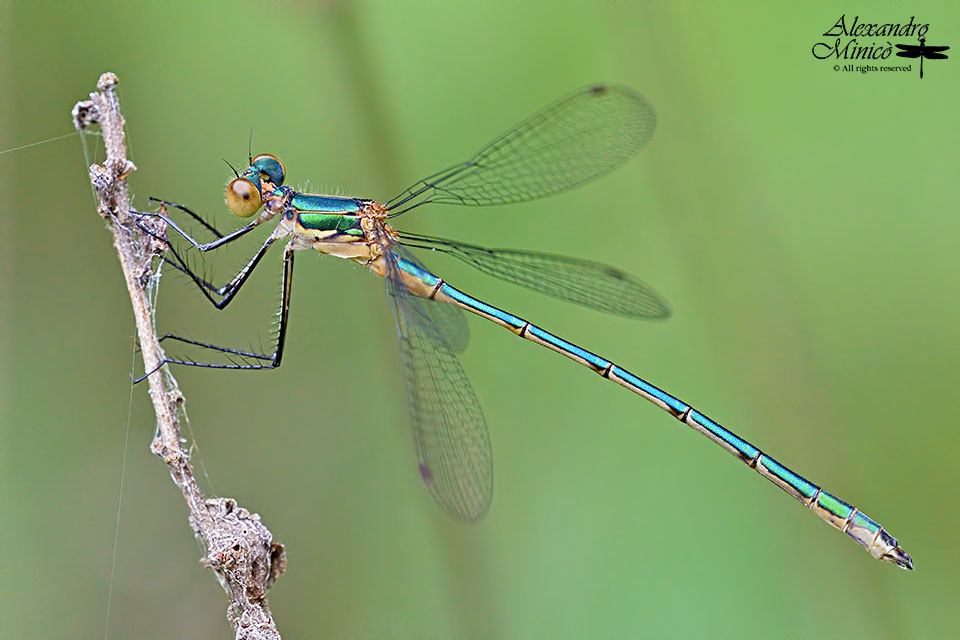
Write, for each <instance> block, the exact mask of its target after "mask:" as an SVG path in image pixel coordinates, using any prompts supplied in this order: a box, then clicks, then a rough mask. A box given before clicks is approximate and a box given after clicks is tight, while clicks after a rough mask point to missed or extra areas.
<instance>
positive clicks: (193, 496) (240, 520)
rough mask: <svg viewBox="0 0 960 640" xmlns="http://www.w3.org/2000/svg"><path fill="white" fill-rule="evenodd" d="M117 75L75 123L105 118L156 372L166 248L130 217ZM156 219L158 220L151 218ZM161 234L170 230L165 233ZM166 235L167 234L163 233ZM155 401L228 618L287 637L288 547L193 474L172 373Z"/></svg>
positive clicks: (113, 185) (109, 168) (102, 179)
mask: <svg viewBox="0 0 960 640" xmlns="http://www.w3.org/2000/svg"><path fill="white" fill-rule="evenodd" d="M116 84H117V76H116V75H114V74H112V73H104V74H103V75H102V76H100V80H99V81H98V82H97V89H98V90H99V92H98V93H91V94H90V98H91V99H90V100H86V101H83V102H78V103H77V105H76V106H75V107H74V109H73V116H74V124H75V126H76V127H77V128H78V129H83V128H85V127H87V126H89V125H90V124H92V123H93V122H99V123H100V128H101V130H102V132H103V140H104V144H105V146H106V151H107V159H106V161H105V162H104V164H103V166H99V165H96V164H94V165H92V166H91V167H90V181H91V182H92V183H93V186H94V188H95V190H96V193H97V195H98V197H99V200H100V205H99V208H98V210H99V213H100V215H101V216H102V217H103V218H104V220H106V221H107V225H108V228H109V229H110V230H111V231H112V232H113V237H114V246H115V247H116V248H117V255H118V256H119V258H120V267H121V269H122V270H123V276H124V280H125V281H126V283H127V291H128V292H129V293H130V302H131V303H132V305H133V314H134V317H135V319H136V323H137V334H138V336H139V339H140V348H141V351H142V353H143V366H144V370H146V371H153V370H155V369H156V368H157V366H158V365H159V363H160V362H161V361H162V359H163V355H162V351H161V350H160V342H159V340H158V338H157V333H156V330H155V328H154V326H153V321H152V310H151V306H150V298H149V296H148V293H147V290H146V284H147V282H148V281H149V278H150V268H151V261H152V258H153V256H154V255H155V253H157V252H158V251H160V250H162V249H163V248H164V245H163V243H162V242H161V241H159V240H156V239H154V238H152V237H150V236H149V235H147V234H145V233H142V232H141V231H140V230H139V229H138V228H137V225H136V221H135V220H134V219H133V218H134V217H133V216H132V215H131V214H130V208H131V207H130V196H129V193H128V191H127V182H126V177H127V175H129V174H130V173H131V172H133V171H135V170H136V166H134V164H133V163H132V162H130V160H128V159H127V148H126V140H125V137H124V119H123V115H122V114H121V113H120V102H119V100H118V99H117V95H116V93H115V92H114V88H115V87H116ZM151 224H153V223H151ZM159 231H162V229H161V230H159ZM158 235H161V236H162V233H160V234H158ZM147 380H148V384H149V388H150V399H151V400H152V401H153V407H154V410H155V412H156V414H157V434H158V435H157V437H156V438H155V439H154V440H153V442H152V443H151V445H150V450H151V451H152V452H153V453H155V454H157V455H158V456H160V457H161V458H162V459H163V461H164V462H165V463H166V464H167V467H168V468H169V470H170V475H171V477H172V478H173V482H174V484H176V485H177V487H178V488H179V489H180V492H181V493H182V494H183V497H184V499H185V500H186V503H187V508H188V509H189V512H190V514H189V522H190V526H191V527H193V530H194V533H195V535H196V536H197V537H198V538H199V539H201V540H202V541H203V543H204V545H205V548H206V550H207V551H206V556H205V557H204V558H203V559H202V560H201V563H202V564H203V565H205V566H207V567H210V568H211V569H213V571H214V573H215V574H216V576H217V579H218V580H219V581H220V584H221V585H222V586H223V589H224V591H226V592H227V595H228V597H229V599H230V604H229V607H228V609H227V616H228V618H229V619H230V620H231V621H232V622H233V624H234V627H235V629H236V637H237V638H238V639H240V638H243V639H245V640H267V639H271V640H273V639H279V638H280V634H279V633H278V632H277V627H276V623H275V622H274V620H273V616H272V615H271V613H270V607H269V604H268V603H267V596H266V592H267V589H268V588H270V586H271V585H272V584H273V582H274V580H276V578H277V577H278V576H279V575H280V574H281V573H283V570H284V567H285V562H286V561H285V557H284V552H283V546H282V545H280V544H279V543H276V542H274V541H273V535H272V534H271V533H270V531H269V530H268V529H267V528H266V527H265V526H264V525H263V523H262V522H260V516H259V515H257V514H255V513H250V512H249V511H247V510H246V509H244V508H242V507H240V506H238V505H237V503H236V501H234V500H233V499H231V498H213V499H206V498H204V496H203V493H202V492H201V491H200V488H199V487H198V486H197V482H196V480H195V478H194V476H193V471H192V469H191V467H190V458H189V455H188V453H187V451H186V450H185V449H184V446H183V442H182V440H181V438H180V427H179V422H178V408H179V407H180V406H181V405H182V403H183V395H182V394H181V393H180V391H179V389H177V387H176V381H175V380H174V379H173V377H172V376H171V375H170V374H169V373H167V374H166V377H165V376H164V375H162V374H160V373H158V374H155V375H151V376H150V377H149V378H148V379H147Z"/></svg>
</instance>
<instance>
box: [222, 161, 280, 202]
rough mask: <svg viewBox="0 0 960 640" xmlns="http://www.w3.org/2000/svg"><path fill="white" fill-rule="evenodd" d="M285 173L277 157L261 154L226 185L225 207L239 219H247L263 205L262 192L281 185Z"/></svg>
mask: <svg viewBox="0 0 960 640" xmlns="http://www.w3.org/2000/svg"><path fill="white" fill-rule="evenodd" d="M285 176H286V172H285V170H284V167H283V163H282V162H281V161H280V158H278V157H277V156H274V155H271V154H269V153H261V154H260V155H258V156H256V157H255V158H252V159H251V160H250V166H249V167H247V169H246V171H244V172H243V173H242V174H240V175H239V176H238V177H237V178H236V179H235V180H232V181H230V184H228V185H227V206H228V207H229V208H230V211H233V213H234V214H235V215H237V216H240V217H241V218H249V217H250V216H252V215H254V214H255V213H256V212H257V211H259V210H260V206H261V205H262V204H263V190H264V189H267V190H268V191H273V190H274V189H276V188H277V187H279V186H280V185H282V184H283V179H284V177H285Z"/></svg>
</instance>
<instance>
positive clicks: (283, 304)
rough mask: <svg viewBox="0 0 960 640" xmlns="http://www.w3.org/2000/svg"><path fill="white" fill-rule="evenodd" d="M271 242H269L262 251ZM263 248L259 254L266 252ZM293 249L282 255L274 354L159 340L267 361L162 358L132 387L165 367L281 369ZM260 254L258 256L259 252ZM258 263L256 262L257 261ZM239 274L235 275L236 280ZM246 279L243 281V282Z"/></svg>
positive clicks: (180, 339) (135, 381)
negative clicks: (280, 290)
mask: <svg viewBox="0 0 960 640" xmlns="http://www.w3.org/2000/svg"><path fill="white" fill-rule="evenodd" d="M271 242H273V239H272V238H271V239H270V240H269V241H268V242H267V244H266V245H265V247H267V246H269V244H270V243H271ZM265 247H264V248H263V249H262V250H261V251H263V250H265ZM293 251H294V250H293V247H292V246H290V245H287V247H286V249H284V252H283V289H282V292H281V295H280V326H279V327H278V330H277V345H276V347H275V348H274V350H273V354H265V353H253V352H250V351H242V350H240V349H231V348H229V347H219V346H216V345H212V344H208V343H205V342H198V341H196V340H190V339H189V338H183V337H180V336H175V335H172V334H167V335H165V336H163V338H161V340H167V339H169V340H177V341H179V342H184V343H187V344H192V345H194V346H198V347H201V348H204V349H210V350H213V351H219V352H221V353H227V354H232V355H237V356H240V357H244V358H254V359H257V360H264V361H266V362H265V363H264V364H236V363H233V364H222V363H217V362H194V361H192V360H180V359H177V358H164V359H163V361H162V362H161V363H160V364H159V365H157V367H156V368H155V369H154V370H153V371H150V372H148V373H145V374H144V375H142V376H141V377H139V378H137V379H136V380H134V381H133V382H134V384H136V383H138V382H141V381H143V380H145V379H147V378H148V377H150V376H151V375H153V374H154V373H156V372H157V371H159V370H160V369H161V368H162V367H163V366H165V365H168V364H182V365H185V366H188V367H203V368H206V369H238V370H244V371H256V370H261V369H275V368H277V367H279V366H280V359H281V358H282V357H283V344H284V341H285V339H286V336H287V319H288V317H289V315H290V289H291V284H292V282H293ZM258 253H260V252H258ZM257 259H259V258H257ZM239 275H240V274H238V277H239ZM244 279H245V278H244Z"/></svg>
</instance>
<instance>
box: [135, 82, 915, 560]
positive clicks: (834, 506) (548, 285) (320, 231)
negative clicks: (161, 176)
mask: <svg viewBox="0 0 960 640" xmlns="http://www.w3.org/2000/svg"><path fill="white" fill-rule="evenodd" d="M655 127H656V116H655V114H654V110H653V107H652V106H651V105H650V103H649V102H648V101H647V100H646V99H645V98H644V97H642V96H641V95H639V94H637V93H635V92H633V91H632V90H630V89H627V88H624V87H617V86H610V85H594V86H589V87H584V88H582V89H580V90H578V91H575V92H573V93H571V94H569V95H567V96H565V97H563V98H561V99H560V100H558V101H557V102H555V103H553V104H551V105H550V106H548V107H546V108H545V109H543V110H541V111H539V112H537V113H536V114H534V115H533V116H531V117H530V118H528V119H526V120H524V121H523V122H521V123H520V124H518V125H517V126H515V127H513V128H511V129H509V130H507V131H506V132H505V133H504V134H502V135H501V136H499V137H497V138H496V139H494V140H493V141H492V142H490V143H489V144H487V145H486V146H485V147H483V148H482V149H481V150H480V151H478V152H477V153H476V154H474V155H473V156H472V157H471V158H470V159H469V160H467V161H466V162H462V163H460V164H457V165H454V166H453V167H450V168H448V169H445V170H443V171H439V172H437V173H435V174H433V175H430V176H428V177H426V178H424V179H422V180H418V181H417V182H416V183H414V184H413V185H412V186H411V187H409V188H408V189H406V190H404V191H403V192H401V194H400V195H398V196H397V197H395V198H393V199H392V200H388V201H386V202H384V203H380V202H377V201H375V200H369V199H363V198H353V197H344V196H332V195H322V194H313V193H301V192H298V191H295V190H294V189H292V188H290V187H288V186H284V184H283V183H284V180H285V178H286V169H285V167H284V165H283V163H282V162H281V161H280V160H279V159H278V158H277V157H276V156H273V155H270V154H261V155H257V156H255V157H251V158H250V159H249V166H248V167H247V169H246V170H244V171H243V173H242V174H241V173H236V172H235V173H236V179H234V180H233V181H232V182H230V184H229V185H228V187H227V204H228V206H229V208H230V209H231V210H232V211H233V213H235V214H237V215H238V216H241V217H244V218H249V217H252V216H256V218H254V220H253V221H252V222H250V223H249V224H247V225H245V226H243V227H241V228H239V229H237V230H235V231H233V232H231V233H228V234H222V233H220V232H219V231H217V230H216V229H215V228H214V227H213V226H212V225H210V224H209V223H207V222H206V221H204V220H203V219H202V218H201V217H200V216H199V215H197V214H196V213H195V212H193V211H192V210H190V209H188V208H187V207H184V206H182V205H179V204H176V203H173V202H169V201H164V200H157V201H158V202H160V203H161V212H160V213H143V212H134V213H137V214H138V215H139V216H152V217H159V218H161V219H163V220H164V222H165V223H166V224H167V225H169V227H170V228H173V229H174V230H175V231H176V232H177V233H178V234H179V235H181V236H182V237H183V238H185V239H186V240H187V241H188V242H189V243H190V244H191V245H192V246H193V247H195V248H196V249H199V250H200V251H209V250H211V249H215V248H217V247H221V246H223V245H225V244H228V243H230V242H232V241H233V240H236V239H237V238H240V237H242V236H244V235H246V234H247V233H249V232H250V231H252V230H253V229H255V228H257V227H258V226H259V225H261V224H263V223H264V222H267V221H269V220H272V219H274V218H277V219H278V220H279V222H278V224H277V226H276V227H275V228H274V231H273V232H272V233H271V234H270V236H269V237H268V238H267V240H266V241H265V242H264V243H263V245H262V246H261V247H260V249H258V250H257V252H256V253H255V254H254V255H253V257H252V258H250V260H249V261H248V262H247V264H246V265H245V266H244V267H243V268H242V269H241V270H240V271H239V273H237V275H236V276H235V277H233V278H232V279H231V280H230V281H229V282H228V283H227V284H226V285H224V286H222V287H216V286H214V285H212V284H210V283H209V282H207V281H206V280H204V279H203V278H201V277H200V276H198V275H197V274H196V273H195V272H194V271H193V270H192V269H190V268H189V266H188V265H187V263H186V262H185V261H184V260H183V258H182V257H181V256H180V254H179V253H178V252H177V250H176V249H175V248H174V247H173V246H170V249H169V251H170V252H171V257H170V258H168V261H169V262H170V263H171V264H172V265H173V266H175V267H176V268H177V269H179V270H181V271H183V272H185V273H186V274H188V275H189V276H190V277H191V278H192V280H193V282H194V283H196V285H197V286H198V287H199V288H200V290H201V291H202V292H203V294H204V295H205V296H206V297H207V298H208V299H209V300H210V302H211V303H213V304H214V306H216V307H217V308H218V309H223V308H224V307H226V306H227V305H228V304H229V303H230V301H231V300H233V298H234V297H235V296H236V294H237V292H238V291H240V288H241V286H242V285H243V284H244V282H246V281H247V278H248V277H249V275H250V273H251V272H252V271H253V269H254V268H255V267H256V266H257V265H258V264H259V263H260V260H261V258H262V257H263V256H264V254H266V252H267V250H268V249H269V248H270V247H271V246H272V245H273V244H274V243H275V242H277V241H278V240H285V241H286V247H285V249H284V259H283V285H282V296H281V308H280V313H279V317H280V321H279V328H278V332H277V343H276V347H275V349H274V351H273V353H256V352H253V351H243V350H239V349H232V348H227V347H221V346H216V345H212V344H208V343H203V342H198V341H196V340H190V339H187V338H183V337H179V336H175V335H167V336H165V339H168V340H176V341H180V342H183V343H187V344H190V345H194V346H196V347H200V348H204V349H209V350H213V351H218V352H221V353H224V354H228V355H230V356H239V357H241V358H244V359H245V361H244V362H243V363H231V364H223V363H208V362H194V361H190V360H183V359H172V358H168V359H166V360H164V362H163V364H162V365H161V366H163V365H166V364H181V365H190V366H198V367H208V368H216V369H242V370H257V369H272V368H275V367H277V366H279V365H280V360H281V357H282V355H283V347H284V339H285V337H286V328H287V321H288V317H289V311H290V290H291V289H290V288H291V278H292V275H293V261H294V254H295V253H296V251H298V250H304V249H314V250H317V251H320V252H321V253H325V254H328V255H332V256H337V257H340V258H346V259H349V260H353V261H354V262H356V263H358V264H361V265H363V266H365V267H367V268H369V269H371V270H372V271H373V272H374V273H376V274H377V275H379V276H382V277H384V278H385V279H386V283H387V295H388V298H389V301H390V303H391V308H392V310H393V314H394V319H395V321H396V327H397V333H398V337H399V340H400V352H401V360H402V363H403V372H404V376H403V379H404V384H405V387H406V391H407V399H408V404H409V407H410V411H411V416H412V422H413V431H414V442H415V445H416V452H417V462H418V467H419V471H420V475H421V478H422V479H423V482H424V484H426V486H427V487H428V489H429V490H430V492H431V493H432V494H433V497H434V498H435V499H436V500H437V502H439V503H440V505H441V506H442V507H443V508H444V509H445V510H446V511H447V512H449V513H450V514H451V515H453V516H454V517H456V518H458V519H460V520H464V521H468V522H471V521H476V520H478V519H480V518H481V517H483V515H484V514H485V513H486V511H487V509H488V508H489V506H490V501H491V497H492V491H493V467H492V456H491V449H490V440H489V435H488V432H487V426H486V422H485V420H484V417H483V412H482V410H481V408H480V403H479V402H478V400H477V397H476V395H475V393H474V391H473V389H472V387H471V386H470V383H469V382H468V380H467V377H466V374H465V373H464V371H463V368H462V366H461V365H460V362H459V360H458V359H457V357H456V355H454V354H455V353H456V352H457V351H460V350H462V349H463V348H464V347H465V346H466V341H467V335H468V331H467V326H466V322H465V319H464V317H463V314H462V312H461V310H463V311H469V312H470V313H473V314H476V315H478V316H480V317H482V318H485V319H487V320H490V321H492V322H495V323H496V324H498V325H500V326H502V327H505V328H506V329H508V330H510V331H511V332H513V333H514V334H516V335H518V336H519V337H521V338H524V339H526V340H530V341H533V342H535V343H537V344H539V345H541V346H544V347H547V348H548V349H552V350H553V351H556V352H557V353H560V354H561V355H563V356H566V357H567V358H570V359H571V360H574V361H575V362H578V363H580V364H582V365H584V366H586V367H588V368H590V369H592V370H593V371H595V372H596V373H598V374H599V375H600V376H601V377H603V378H606V379H608V380H611V381H613V382H616V383H617V384H620V385H622V386H624V387H626V388H627V389H629V390H631V391H633V392H634V393H636V394H638V395H640V396H642V397H643V398H645V399H647V400H649V401H650V402H652V403H653V404H655V405H657V406H658V407H660V408H661V409H663V410H664V411H666V412H667V413H669V414H670V415H672V416H673V417H675V418H677V419H678V420H680V421H681V422H683V423H684V424H686V425H687V426H689V427H691V428H693V429H695V430H696V431H698V432H699V433H701V434H703V435H704V436H706V437H707V438H709V439H710V440H712V441H713V442H715V443H716V444H718V445H720V446H721V447H722V448H724V449H726V450H727V451H729V452H730V453H732V454H733V455H735V456H737V457H738V458H740V460H741V461H743V462H744V463H746V464H747V465H748V466H749V467H751V468H753V469H754V470H756V471H757V472H758V473H759V474H760V475H762V476H763V477H765V478H767V479H768V480H770V481H771V482H773V483H774V484H775V485H777V486H778V487H780V488H781V489H783V490H784V491H786V492H787V493H789V494H790V495H792V496H793V497H794V498H796V499H797V500H799V501H800V502H801V503H803V504H804V505H805V506H807V507H808V508H809V509H810V510H811V511H813V512H814V513H815V514H817V515H818V516H820V517H821V518H823V519H824V520H825V521H826V522H828V523H829V524H830V525H832V526H833V527H835V528H837V529H839V530H841V531H843V532H845V533H846V534H847V535H848V536H850V537H851V538H853V540H855V541H856V542H857V543H859V544H860V545H862V546H863V547H865V548H866V549H867V551H869V552H870V554H871V555H872V556H873V557H875V558H879V559H881V560H886V561H889V562H893V563H896V564H897V565H899V566H900V567H903V568H906V569H912V568H913V562H912V560H911V559H910V556H909V555H907V554H906V553H905V552H904V551H903V550H902V549H901V548H900V547H899V546H898V544H897V540H896V539H895V538H893V536H891V535H890V534H889V533H888V532H886V531H885V530H884V529H883V527H881V526H880V525H879V524H878V523H877V522H875V521H874V520H872V519H870V518H869V517H867V516H866V515H865V514H863V513H861V512H860V511H859V510H858V509H856V508H855V507H853V506H852V505H850V504H848V503H846V502H844V501H842V500H840V499H839V498H837V497H836V496H834V495H832V494H830V493H827V492H826V491H823V490H822V489H820V487H818V486H817V485H815V484H813V483H811V482H809V481H808V480H806V479H805V478H803V477H801V476H800V475H798V474H796V473H794V472H793V471H791V470H790V469H788V468H786V467H785V466H783V465H781V464H780V463H779V462H777V461H776V460H774V459H773V458H771V457H770V456H768V455H767V454H765V453H763V452H761V451H760V450H759V449H757V448H756V447H754V446H753V445H751V444H750V443H748V442H747V441H745V440H743V439H741V438H740V437H738V436H737V435H735V434H734V433H732V432H731V431H728V430H727V429H725V428H724V427H722V426H720V425H719V424H718V423H716V422H714V421H713V420H711V419H710V418H708V417H707V416H705V415H704V414H703V413H701V412H699V411H697V410H696V409H694V408H692V407H691V406H689V405H688V404H686V403H684V402H682V401H681V400H679V399H678V398H676V397H675V396H673V395H670V394H669V393H667V392H665V391H663V390H661V389H659V388H657V387H655V386H654V385H652V384H650V383H649V382H647V381H645V380H643V379H641V378H639V377H638V376H636V375H634V374H632V373H630V372H629V371H627V370H626V369H623V368H621V367H619V366H618V365H615V364H613V363H612V362H610V361H609V360H607V359H605V358H602V357H600V356H598V355H596V354H594V353H592V352H590V351H587V350H586V349H583V348H581V347H578V346H577V345H575V344H572V343H570V342H567V341H566V340H564V339H562V338H560V337H558V336H556V335H554V334H552V333H549V332H548V331H545V330H544V329H542V328H540V327H539V326H537V325H535V324H532V323H530V322H528V321H526V320H524V319H522V318H519V317H517V316H515V315H513V314H511V313H508V312H506V311H503V310H501V309H498V308H497V307H494V306H492V305H490V304H487V303H485V302H483V301H481V300H479V299H477V298H474V297H472V296H470V295H468V294H466V293H464V292H463V291H461V290H459V289H457V288H454V287H453V286H452V285H450V284H449V283H447V282H445V281H444V280H443V279H442V278H440V277H439V276H437V275H435V274H434V273H432V272H431V271H429V270H428V269H427V268H426V267H425V266H424V265H423V264H422V263H421V262H420V261H419V260H418V259H417V258H415V257H414V256H413V254H412V253H411V252H410V250H409V249H410V248H414V249H431V250H435V251H440V252H443V253H446V254H448V255H451V256H454V257H456V258H459V259H460V260H463V261H465V262H467V263H469V264H471V265H473V266H474V267H476V268H478V269H480V270H481V271H483V272H485V273H488V274H490V275H493V276H496V277H498V278H501V279H504V280H508V281H510V282H514V283H517V284H520V285H523V286H525V287H529V288H531V289H534V290H537V291H540V292H542V293H546V294H548V295H551V296H555V297H557V298H561V299H564V300H567V301H570V302H575V303H578V304H582V305H585V306H588V307H591V308H594V309H598V310H600V311H604V312H607V313H614V314H619V315H623V316H627V317H635V318H663V317H666V316H667V315H669V309H668V307H667V305H666V303H665V302H664V301H663V300H662V298H661V297H660V296H659V295H658V294H657V293H656V292H655V291H654V290H653V289H651V288H650V287H648V286H646V285H645V284H643V283H642V282H640V281H639V280H636V279H635V278H633V277H631V276H630V275H628V274H626V273H624V272H623V271H620V270H619V269H615V268H613V267H609V266H606V265H603V264H600V263H596V262H592V261H587V260H580V259H574V258H567V257H563V256H557V255H552V254H544V253H538V252H533V251H524V250H513V249H486V248H483V247H479V246H476V245H473V244H468V243H464V242H457V241H453V240H446V239H442V238H436V237H432V236H424V235H418V234H412V233H405V232H403V231H399V230H397V229H395V228H394V226H393V225H392V224H391V222H388V221H392V219H394V218H396V217H397V216H400V215H402V214H404V213H406V212H408V211H410V210H412V209H414V208H416V207H419V206H422V205H424V204H427V203H446V204H458V205H468V206H485V205H496V204H510V203H516V202H521V201H526V200H532V199H535V198H541V197H545V196H549V195H553V194H555V193H558V192H560V191H564V190H566V189H569V188H571V187H574V186H577V185H579V184H582V183H584V182H587V181H589V180H593V179H594V178H597V177H599V176H601V175H603V174H605V173H607V172H609V171H611V170H613V169H614V168H616V167H618V166H620V165H621V164H623V163H624V162H626V161H627V160H628V159H629V158H630V157H631V156H632V155H634V154H635V153H636V152H637V151H639V150H640V149H641V148H643V147H644V146H645V145H646V144H647V142H648V141H649V140H650V138H651V137H652V135H653V131H654V128H655ZM251 155H252V154H251ZM169 208H175V209H177V210H179V211H181V212H183V213H185V214H187V215H188V216H190V217H192V218H193V219H194V220H196V221H197V222H199V223H200V224H202V225H203V226H204V227H205V228H206V230H207V231H209V232H210V233H212V234H214V235H215V236H216V239H214V240H212V241H210V242H206V243H203V242H200V241H198V240H196V239H194V238H193V237H192V236H191V235H190V234H189V233H187V232H186V231H185V230H184V229H183V228H182V227H181V226H179V225H178V224H177V223H176V222H175V221H174V220H173V219H172V218H171V217H170V215H169ZM591 215H594V216H597V217H599V216H600V215H601V214H600V213H597V212H592V213H591ZM138 225H139V226H140V227H141V229H143V230H144V231H146V232H148V233H151V234H152V235H155V236H157V237H161V236H159V233H158V232H157V231H154V230H152V229H151V228H149V227H148V226H147V225H146V224H145V221H144V220H140V221H139V222H138ZM161 239H163V237H161ZM152 373H153V372H152V371H151V372H149V373H147V374H146V375H145V376H144V378H145V377H147V376H148V375H150V374H152ZM141 379H142V378H141Z"/></svg>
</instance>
